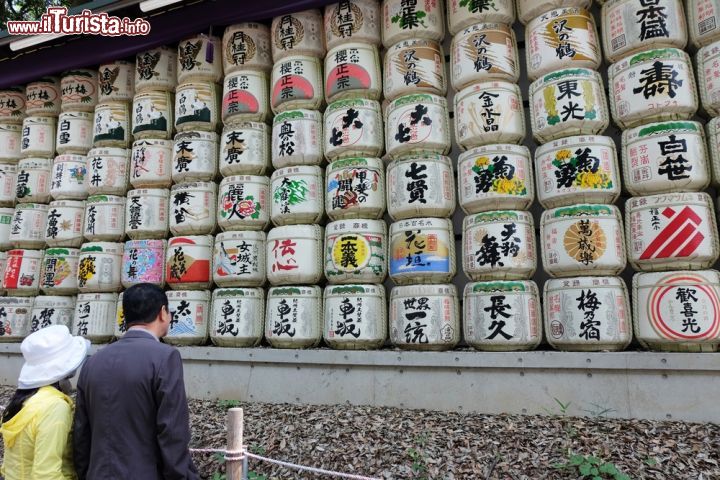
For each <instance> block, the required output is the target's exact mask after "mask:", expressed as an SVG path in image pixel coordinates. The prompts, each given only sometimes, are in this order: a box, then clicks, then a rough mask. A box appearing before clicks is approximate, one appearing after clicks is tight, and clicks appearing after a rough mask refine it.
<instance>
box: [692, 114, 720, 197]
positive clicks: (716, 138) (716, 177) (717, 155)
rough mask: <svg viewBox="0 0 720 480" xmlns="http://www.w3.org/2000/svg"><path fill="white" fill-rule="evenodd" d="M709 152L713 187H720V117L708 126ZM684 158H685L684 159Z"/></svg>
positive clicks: (711, 121)
mask: <svg viewBox="0 0 720 480" xmlns="http://www.w3.org/2000/svg"><path fill="white" fill-rule="evenodd" d="M705 128H706V129H707V142H708V150H709V153H710V157H709V158H710V171H711V173H712V185H713V186H714V187H716V188H717V187H718V186H720V117H715V118H713V119H712V120H710V121H709V122H708V123H707V124H706V125H705ZM683 158H684V157H683Z"/></svg>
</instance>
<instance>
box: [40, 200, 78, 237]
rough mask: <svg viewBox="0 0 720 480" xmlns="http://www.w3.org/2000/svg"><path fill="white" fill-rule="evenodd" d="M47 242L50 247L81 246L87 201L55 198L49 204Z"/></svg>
mask: <svg viewBox="0 0 720 480" xmlns="http://www.w3.org/2000/svg"><path fill="white" fill-rule="evenodd" d="M48 208H49V210H48V212H47V223H46V229H45V242H46V243H47V245H48V247H79V246H80V245H82V244H83V241H84V239H83V231H84V230H85V229H84V228H83V227H84V221H85V202H84V201H81V200H55V201H54V202H50V205H48Z"/></svg>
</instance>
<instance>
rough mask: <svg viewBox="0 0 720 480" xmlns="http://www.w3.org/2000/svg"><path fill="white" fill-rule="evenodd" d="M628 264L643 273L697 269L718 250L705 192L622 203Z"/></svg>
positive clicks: (714, 258) (705, 265) (710, 205)
mask: <svg viewBox="0 0 720 480" xmlns="http://www.w3.org/2000/svg"><path fill="white" fill-rule="evenodd" d="M625 223H626V225H625V227H626V229H627V248H628V254H629V260H630V264H631V265H632V266H633V268H634V269H635V270H639V271H644V272H648V271H650V272H654V271H665V270H682V269H688V270H698V269H701V268H708V267H710V266H711V265H713V264H714V263H715V262H716V261H717V259H718V255H719V254H720V251H719V250H718V249H719V248H720V247H719V246H718V231H717V224H716V220H715V211H714V209H713V202H712V199H711V198H710V195H708V194H707V193H672V194H663V195H651V196H647V197H633V198H631V199H629V200H628V201H627V203H626V204H625Z"/></svg>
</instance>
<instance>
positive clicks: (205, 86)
mask: <svg viewBox="0 0 720 480" xmlns="http://www.w3.org/2000/svg"><path fill="white" fill-rule="evenodd" d="M221 94H222V92H221V91H220V90H219V89H218V85H217V84H216V83H208V82H204V83H199V82H194V83H181V84H179V85H178V86H177V89H176V90H175V129H176V130H177V131H178V132H186V131H189V130H200V131H207V132H214V131H215V130H217V127H218V126H219V125H220V115H219V113H220V112H219V111H220V95H221Z"/></svg>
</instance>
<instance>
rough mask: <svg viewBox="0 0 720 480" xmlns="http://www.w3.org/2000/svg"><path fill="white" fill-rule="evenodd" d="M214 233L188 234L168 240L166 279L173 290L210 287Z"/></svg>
mask: <svg viewBox="0 0 720 480" xmlns="http://www.w3.org/2000/svg"><path fill="white" fill-rule="evenodd" d="M212 256H213V237H212V235H192V236H190V235H188V236H184V237H172V238H171V239H170V240H168V244H167V253H166V254H165V280H166V281H167V284H168V287H170V288H171V289H173V290H203V289H207V288H210V285H211V281H212V277H211V275H210V264H211V262H212Z"/></svg>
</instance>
